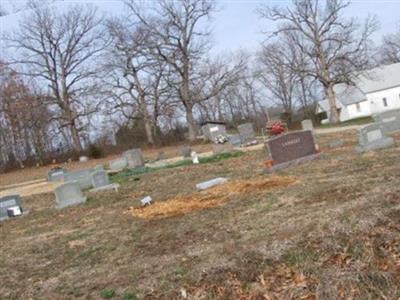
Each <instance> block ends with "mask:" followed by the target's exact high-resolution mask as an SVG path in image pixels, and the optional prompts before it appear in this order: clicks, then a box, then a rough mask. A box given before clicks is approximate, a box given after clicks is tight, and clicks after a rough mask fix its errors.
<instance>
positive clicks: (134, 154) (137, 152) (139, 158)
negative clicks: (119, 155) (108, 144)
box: [123, 149, 144, 168]
mask: <svg viewBox="0 0 400 300" xmlns="http://www.w3.org/2000/svg"><path fill="white" fill-rule="evenodd" d="M123 156H124V157H125V158H126V159H127V161H128V167H129V168H140V167H143V166H144V158H143V153H142V150H141V149H131V150H128V151H125V152H124V154H123Z"/></svg>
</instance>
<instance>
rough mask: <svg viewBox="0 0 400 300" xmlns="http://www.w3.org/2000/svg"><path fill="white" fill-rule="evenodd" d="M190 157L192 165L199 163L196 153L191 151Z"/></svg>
mask: <svg viewBox="0 0 400 300" xmlns="http://www.w3.org/2000/svg"><path fill="white" fill-rule="evenodd" d="M190 156H191V158H192V162H193V164H195V165H197V164H199V163H200V161H199V156H198V155H197V152H196V151H192V152H191V153H190Z"/></svg>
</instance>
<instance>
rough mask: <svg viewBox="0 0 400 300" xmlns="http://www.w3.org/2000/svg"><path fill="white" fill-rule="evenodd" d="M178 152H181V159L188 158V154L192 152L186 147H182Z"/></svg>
mask: <svg viewBox="0 0 400 300" xmlns="http://www.w3.org/2000/svg"><path fill="white" fill-rule="evenodd" d="M180 150H181V151H180V152H181V155H182V156H183V157H185V158H188V157H190V153H191V152H192V149H190V147H189V146H187V145H185V146H182V147H181V149H180Z"/></svg>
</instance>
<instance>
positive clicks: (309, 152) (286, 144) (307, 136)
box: [266, 130, 318, 169]
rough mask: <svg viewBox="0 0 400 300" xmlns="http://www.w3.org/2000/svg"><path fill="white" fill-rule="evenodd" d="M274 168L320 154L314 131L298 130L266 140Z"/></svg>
mask: <svg viewBox="0 0 400 300" xmlns="http://www.w3.org/2000/svg"><path fill="white" fill-rule="evenodd" d="M266 146H267V148H268V150H269V153H270V156H271V159H272V161H273V165H274V168H275V169H276V168H278V166H280V165H282V166H286V165H288V164H290V163H291V162H293V163H295V162H296V161H298V162H301V161H303V160H304V158H312V157H314V156H317V155H318V152H317V149H316V148H315V143H314V138H313V135H312V132H311V131H309V130H307V131H297V132H292V133H287V134H283V135H279V136H277V137H273V138H271V139H269V140H267V142H266Z"/></svg>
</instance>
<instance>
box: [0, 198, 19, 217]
mask: <svg viewBox="0 0 400 300" xmlns="http://www.w3.org/2000/svg"><path fill="white" fill-rule="evenodd" d="M21 214H22V205H21V197H20V196H19V195H10V196H4V197H2V198H0V221H2V220H6V219H8V218H10V217H14V216H17V215H21Z"/></svg>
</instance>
